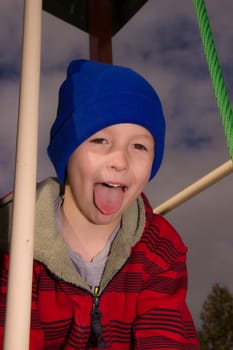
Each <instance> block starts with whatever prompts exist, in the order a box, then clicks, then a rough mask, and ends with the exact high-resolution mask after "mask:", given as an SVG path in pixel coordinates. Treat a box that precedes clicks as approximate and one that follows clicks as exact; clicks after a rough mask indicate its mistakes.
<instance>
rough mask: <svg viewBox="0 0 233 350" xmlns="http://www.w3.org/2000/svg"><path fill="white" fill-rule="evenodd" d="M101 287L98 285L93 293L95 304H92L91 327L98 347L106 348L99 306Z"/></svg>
mask: <svg viewBox="0 0 233 350" xmlns="http://www.w3.org/2000/svg"><path fill="white" fill-rule="evenodd" d="M99 297H100V287H99V286H96V287H95V288H94V293H93V306H92V320H91V326H92V327H91V328H92V332H93V333H94V335H95V337H96V339H97V348H98V349H102V348H105V347H106V345H105V341H104V338H103V331H102V324H101V311H100V308H99V299H100V298H99Z"/></svg>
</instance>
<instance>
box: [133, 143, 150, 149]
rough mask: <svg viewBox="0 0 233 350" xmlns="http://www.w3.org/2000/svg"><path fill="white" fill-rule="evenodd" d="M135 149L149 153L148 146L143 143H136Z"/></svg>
mask: <svg viewBox="0 0 233 350" xmlns="http://www.w3.org/2000/svg"><path fill="white" fill-rule="evenodd" d="M134 148H135V149H138V150H139V151H147V148H146V146H145V145H143V144H141V143H135V144H134Z"/></svg>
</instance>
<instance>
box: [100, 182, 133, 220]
mask: <svg viewBox="0 0 233 350" xmlns="http://www.w3.org/2000/svg"><path fill="white" fill-rule="evenodd" d="M127 189H128V188H127V186H125V185H123V184H119V183H118V184H117V183H111V182H102V183H96V184H95V186H94V203H95V206H96V208H97V209H98V210H99V211H100V212H101V213H102V214H105V215H111V214H113V213H116V212H117V211H119V210H120V208H121V207H122V204H123V200H124V194H125V192H126V191H127Z"/></svg>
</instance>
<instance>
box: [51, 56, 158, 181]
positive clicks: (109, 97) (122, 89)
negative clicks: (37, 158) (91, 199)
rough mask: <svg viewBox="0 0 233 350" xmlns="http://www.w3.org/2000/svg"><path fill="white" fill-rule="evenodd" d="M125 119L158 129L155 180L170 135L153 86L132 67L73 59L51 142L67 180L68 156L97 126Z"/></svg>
mask: <svg viewBox="0 0 233 350" xmlns="http://www.w3.org/2000/svg"><path fill="white" fill-rule="evenodd" d="M120 123H133V124H138V125H141V126H143V127H144V128H146V129H147V130H149V131H150V133H151V134H152V136H153V138H154V140H155V157H154V162H153V166H152V170H151V176H150V179H152V178H153V177H154V176H155V174H156V172H157V171H158V169H159V167H160V165H161V162H162V157H163V150H164V137H165V120H164V115H163V111H162V106H161V103H160V100H159V97H158V95H157V94H156V92H155V91H154V89H153V88H152V86H151V85H150V84H149V83H148V82H147V81H146V80H145V79H144V78H143V77H142V76H140V75H139V74H138V73H136V72H134V71H133V70H132V69H129V68H126V67H120V66H115V65H111V64H105V63H100V62H94V61H88V60H76V61H72V62H71V63H70V65H69V67H68V70H67V78H66V80H65V81H64V82H63V84H62V85H61V87H60V91H59V103H58V111H57V118H56V120H55V122H54V124H53V126H52V128H51V134H50V144H49V146H48V155H49V158H50V159H51V161H52V163H53V165H54V167H55V170H56V172H57V175H58V178H59V179H60V181H61V182H63V183H64V181H65V172H66V166H67V162H68V159H69V158H70V156H71V154H72V153H73V151H74V150H75V149H76V148H77V147H78V146H79V145H80V144H81V143H82V142H84V141H85V140H86V139H87V138H89V137H90V136H91V135H93V134H95V133H96V132H97V131H99V130H101V129H104V128H106V127H108V126H111V125H114V124H120Z"/></svg>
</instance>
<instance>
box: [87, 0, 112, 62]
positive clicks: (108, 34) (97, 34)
mask: <svg viewBox="0 0 233 350" xmlns="http://www.w3.org/2000/svg"><path fill="white" fill-rule="evenodd" d="M88 32H89V50H90V59H91V60H94V61H99V62H104V63H112V20H111V4H110V0H88Z"/></svg>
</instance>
